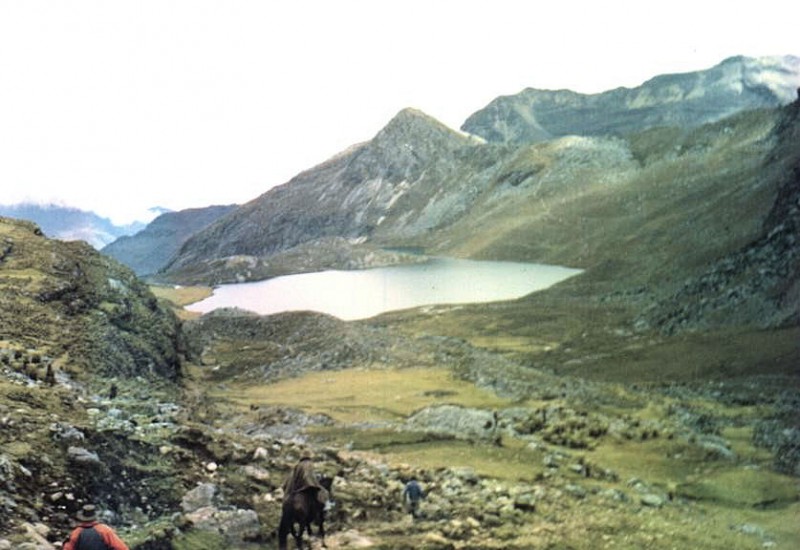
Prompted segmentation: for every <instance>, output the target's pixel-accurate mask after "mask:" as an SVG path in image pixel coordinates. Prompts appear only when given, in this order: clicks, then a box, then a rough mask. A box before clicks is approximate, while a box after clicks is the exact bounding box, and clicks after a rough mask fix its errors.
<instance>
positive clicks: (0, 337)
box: [0, 218, 181, 379]
mask: <svg viewBox="0 0 800 550" xmlns="http://www.w3.org/2000/svg"><path fill="white" fill-rule="evenodd" d="M0 347H2V350H3V351H4V352H8V353H12V354H13V355H15V356H20V358H21V360H23V359H25V358H26V357H29V359H30V360H28V359H25V364H28V365H29V366H30V367H31V368H36V369H44V367H45V366H46V365H47V364H52V367H53V369H54V370H55V372H56V373H58V372H60V371H64V372H66V373H68V374H70V375H75V376H84V375H86V376H88V375H104V376H126V377H135V376H147V377H149V376H152V375H157V376H160V377H163V378H168V379H176V378H177V377H178V376H179V374H180V361H179V356H178V353H179V350H180V348H181V344H180V336H179V327H178V321H177V319H176V318H175V317H174V315H172V314H171V313H170V312H169V311H167V310H166V309H165V308H163V307H162V306H161V305H160V304H159V303H158V301H157V300H156V298H155V297H154V296H153V295H152V294H151V293H150V291H149V290H148V288H147V286H146V285H144V284H143V283H142V282H141V281H139V280H138V279H137V278H136V277H135V276H134V274H133V273H132V272H131V271H130V270H129V269H127V268H125V267H123V266H121V265H119V264H118V263H117V262H115V261H113V260H111V259H109V258H106V257H104V256H102V255H101V254H100V253H98V252H97V251H95V250H94V249H92V248H91V247H89V246H88V245H87V244H86V243H83V242H77V241H75V242H66V243H65V242H61V241H57V240H51V239H47V238H46V237H45V236H44V235H43V234H42V232H41V231H40V230H39V228H38V227H36V226H35V225H34V224H32V223H30V222H24V221H18V220H12V219H9V218H0ZM40 374H41V373H40Z"/></svg>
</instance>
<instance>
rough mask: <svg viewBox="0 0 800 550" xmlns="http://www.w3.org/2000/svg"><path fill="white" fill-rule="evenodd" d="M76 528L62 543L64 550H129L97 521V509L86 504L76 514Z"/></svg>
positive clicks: (112, 532)
mask: <svg viewBox="0 0 800 550" xmlns="http://www.w3.org/2000/svg"><path fill="white" fill-rule="evenodd" d="M75 518H76V519H77V520H78V522H79V523H78V526H77V527H76V528H75V529H74V530H73V531H72V533H70V535H69V539H67V542H65V543H64V550H129V549H128V546H127V545H126V544H125V543H124V542H122V539H121V538H119V537H118V536H117V534H116V533H115V532H114V530H113V529H112V528H111V527H109V526H108V525H105V524H103V523H100V522H99V521H98V520H97V508H96V507H95V506H94V505H93V504H86V505H84V506H83V508H81V509H80V510H79V511H78V513H77V514H76V516H75Z"/></svg>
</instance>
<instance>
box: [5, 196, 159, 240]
mask: <svg viewBox="0 0 800 550" xmlns="http://www.w3.org/2000/svg"><path fill="white" fill-rule="evenodd" d="M0 216H7V217H9V218H16V219H22V220H29V221H32V222H33V223H35V224H36V225H38V226H39V227H40V228H41V229H42V231H43V232H44V233H45V235H47V236H48V237H52V238H54V239H60V240H63V241H86V242H87V243H89V244H90V245H92V246H93V247H94V248H98V249H99V248H102V247H103V246H105V245H107V244H108V243H110V242H112V241H113V240H114V239H117V238H118V237H121V236H123V235H129V234H132V233H135V232H136V231H139V230H140V229H142V228H143V227H144V224H142V223H139V222H137V223H133V224H130V225H125V226H118V225H114V223H113V222H112V221H111V220H109V219H108V218H103V217H100V216H98V215H97V214H95V213H94V212H88V211H86V210H80V209H78V208H71V207H65V206H56V205H54V204H49V205H39V204H27V203H23V204H15V205H0Z"/></svg>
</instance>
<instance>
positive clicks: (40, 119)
mask: <svg viewBox="0 0 800 550" xmlns="http://www.w3.org/2000/svg"><path fill="white" fill-rule="evenodd" d="M798 16H800V8H798V7H797V4H796V3H795V2H789V1H772V0H760V1H758V2H753V1H749V2H739V1H728V2H716V1H713V2H703V1H700V0H694V1H684V0H671V1H669V2H658V3H653V2H646V1H642V0H635V1H611V0H606V1H570V0H560V1H557V2H556V1H547V2H538V1H533V0H529V1H525V0H518V1H513V0H488V1H480V2H479V1H471V0H292V1H277V0H271V1H268V0H263V1H247V0H219V1H208V0H152V1H150V0H130V1H124V2H123V1H114V0H95V1H86V0H72V1H65V0H54V1H38V0H0V190H1V191H0V203H6V204H8V203H14V202H18V201H22V200H26V199H31V200H36V201H57V202H60V203H62V204H67V205H71V206H77V207H80V208H84V209H89V210H94V211H96V212H98V213H99V214H102V215H105V216H110V217H112V218H113V219H114V220H115V221H117V222H122V221H127V220H129V219H130V218H133V217H136V216H138V215H139V214H140V213H141V212H143V211H144V210H146V209H147V208H148V207H151V206H164V207H168V208H172V209H182V208H189V207H196V206H207V205H210V204H223V203H232V202H245V201H247V200H250V199H252V198H255V197H256V196H258V195H260V194H261V193H263V192H264V191H266V190H267V189H269V188H270V187H272V186H274V185H278V184H281V183H284V182H286V181H288V180H289V179H290V178H291V177H292V176H294V175H295V174H297V173H298V172H300V171H302V170H304V169H306V168H310V167H312V166H314V165H316V164H318V163H320V162H322V161H324V160H326V159H327V158H329V157H330V156H332V155H334V154H336V153H338V152H339V151H341V150H343V149H345V148H347V147H349V146H350V145H352V144H354V143H358V142H361V141H366V140H368V139H370V138H371V137H372V136H374V134H375V133H376V132H377V131H378V130H380V128H381V127H383V126H384V125H385V124H386V123H387V122H388V121H389V120H390V119H391V117H392V116H394V115H395V114H396V113H397V112H398V111H399V110H400V109H402V108H404V107H415V108H418V109H421V110H422V111H425V112H426V113H428V114H429V115H431V116H433V117H435V118H437V119H439V120H441V121H442V122H444V123H445V124H447V125H449V126H451V127H453V128H458V127H459V126H460V125H461V124H462V123H463V122H464V120H465V119H466V118H467V117H468V116H469V115H470V114H472V113H473V112H475V111H477V110H479V109H480V108H482V107H484V106H485V105H486V104H487V103H488V102H489V101H491V100H492V99H494V98H495V97H497V96H499V95H508V94H514V93H517V92H519V91H520V90H522V89H523V88H525V87H537V88H570V89H573V90H576V91H580V92H599V91H603V90H606V89H610V88H614V87H617V86H636V85H638V84H641V83H642V82H643V81H645V80H647V79H648V78H651V77H652V76H655V75H657V74H663V73H674V72H686V71H692V70H698V69H705V68H708V67H711V66H713V65H715V64H717V63H718V62H720V61H722V60H723V59H724V58H726V57H730V56H732V55H738V54H744V55H749V56H762V55H785V54H795V55H798V54H800V51H798V50H800V48H798V47H797V46H798V44H800V42H799V41H798V38H797V37H798V27H797V25H798V21H800V17H798Z"/></svg>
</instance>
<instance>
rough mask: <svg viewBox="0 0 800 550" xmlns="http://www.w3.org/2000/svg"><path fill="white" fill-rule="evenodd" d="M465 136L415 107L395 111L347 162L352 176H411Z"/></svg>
mask: <svg viewBox="0 0 800 550" xmlns="http://www.w3.org/2000/svg"><path fill="white" fill-rule="evenodd" d="M469 141H470V138H469V137H468V136H465V135H463V134H461V133H459V132H457V131H455V130H453V129H451V128H448V127H447V126H446V125H444V124H442V123H441V122H439V121H438V120H436V119H435V118H433V117H431V116H429V115H427V114H425V113H423V112H422V111H419V110H417V109H411V108H406V109H403V110H402V111H400V112H399V113H397V115H395V116H394V118H392V119H391V120H390V121H389V123H388V124H387V125H386V126H384V128H383V129H382V130H381V131H379V132H378V133H377V134H376V135H375V137H374V138H373V139H372V140H371V141H370V142H369V143H368V144H367V145H366V147H364V148H363V149H361V150H360V151H359V152H358V153H357V154H356V155H355V157H354V158H353V161H352V162H351V164H350V166H349V170H350V171H355V174H357V176H354V179H357V180H363V179H371V178H374V177H381V178H384V179H390V180H398V181H399V180H402V179H415V178H416V176H418V175H419V173H420V171H421V170H422V169H423V168H424V167H425V166H427V165H428V164H430V162H431V161H433V160H434V159H435V158H437V157H441V156H447V155H448V154H449V153H450V152H452V151H454V150H456V149H458V148H460V147H463V146H465V145H467V144H468V143H469Z"/></svg>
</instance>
